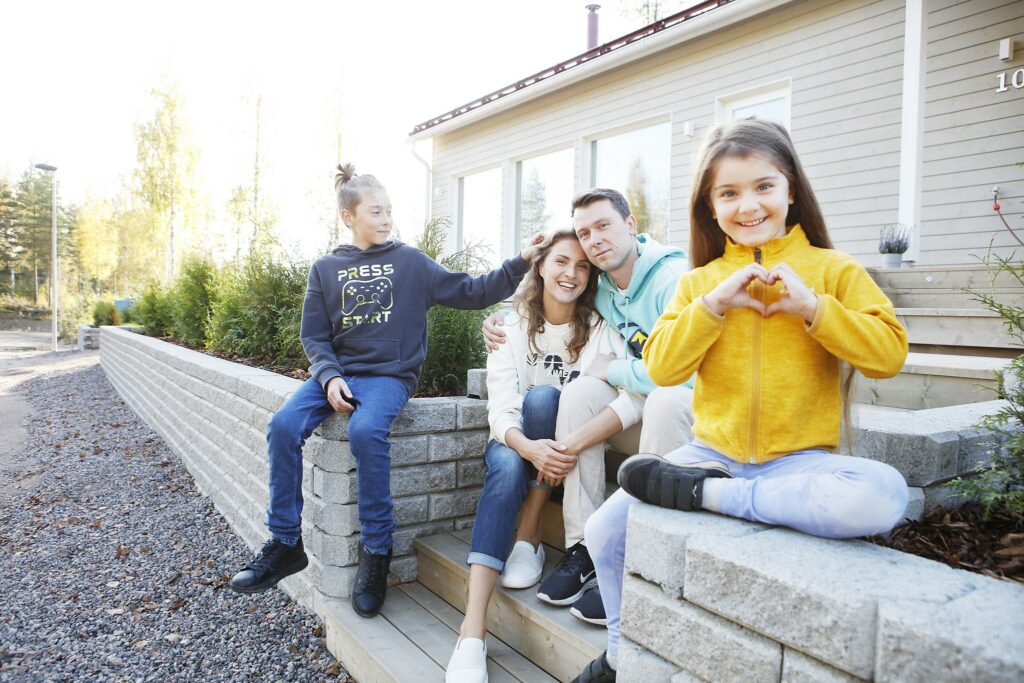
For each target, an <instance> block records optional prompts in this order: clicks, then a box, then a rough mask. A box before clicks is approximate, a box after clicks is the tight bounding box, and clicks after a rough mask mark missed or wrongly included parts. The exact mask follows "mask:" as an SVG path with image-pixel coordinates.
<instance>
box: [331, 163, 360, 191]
mask: <svg viewBox="0 0 1024 683" xmlns="http://www.w3.org/2000/svg"><path fill="white" fill-rule="evenodd" d="M355 177H356V167H355V164H338V172H337V173H335V174H334V191H335V192H337V191H338V190H340V189H341V186H342V185H344V184H345V183H347V182H348V181H350V180H352V179H353V178H355Z"/></svg>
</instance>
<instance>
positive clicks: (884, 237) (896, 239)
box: [878, 223, 910, 268]
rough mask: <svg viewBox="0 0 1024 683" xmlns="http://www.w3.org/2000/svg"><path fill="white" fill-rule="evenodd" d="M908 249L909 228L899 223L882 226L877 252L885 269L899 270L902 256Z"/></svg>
mask: <svg viewBox="0 0 1024 683" xmlns="http://www.w3.org/2000/svg"><path fill="white" fill-rule="evenodd" d="M909 248H910V228H909V227H907V226H904V225H901V224H899V223H893V224H890V225H883V226H882V233H881V236H880V237H879V240H878V252H879V253H880V254H882V258H883V259H884V261H883V265H884V266H885V267H886V268H899V267H900V266H901V265H902V264H903V254H904V253H905V252H906V251H907V249H909Z"/></svg>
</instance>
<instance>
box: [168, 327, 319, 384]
mask: <svg viewBox="0 0 1024 683" xmlns="http://www.w3.org/2000/svg"><path fill="white" fill-rule="evenodd" d="M154 339H159V340H160V341H165V342H169V343H171V344H176V345H177V346H184V347H185V348H186V349H192V350H193V351H198V352H199V353H205V354H206V355H207V356H214V357H215V358H221V359H223V360H229V361H231V362H232V363H239V364H241V365H247V366H249V367H250V368H259V369H260V370H267V371H269V372H276V373H277V374H279V375H285V376H286V377H294V378H295V379H301V380H307V379H309V365H308V364H307V363H305V361H303V362H301V363H287V362H285V363H282V362H281V361H279V360H277V359H275V358H274V357H273V356H255V357H254V356H240V355H238V354H237V353H228V352H227V351H213V350H212V349H207V348H203V347H202V346H193V345H192V344H189V343H188V342H186V341H184V340H182V339H178V338H176V337H154Z"/></svg>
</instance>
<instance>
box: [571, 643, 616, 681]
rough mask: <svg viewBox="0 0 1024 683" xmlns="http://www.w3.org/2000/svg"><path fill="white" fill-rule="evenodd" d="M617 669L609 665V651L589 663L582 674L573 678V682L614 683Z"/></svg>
mask: <svg viewBox="0 0 1024 683" xmlns="http://www.w3.org/2000/svg"><path fill="white" fill-rule="evenodd" d="M614 681H615V669H613V668H611V667H610V666H608V651H607V650H605V651H604V652H602V653H601V656H600V657H598V658H597V659H595V660H594V661H592V662H590V664H587V666H586V667H585V668H584V669H583V671H581V672H580V675H579V676H577V677H576V678H574V679H572V683H614Z"/></svg>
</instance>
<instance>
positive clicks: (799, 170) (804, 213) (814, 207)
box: [690, 118, 833, 268]
mask: <svg viewBox="0 0 1024 683" xmlns="http://www.w3.org/2000/svg"><path fill="white" fill-rule="evenodd" d="M750 156H757V157H761V158H762V159H764V160H765V161H767V162H768V163H770V164H772V165H773V166H775V167H776V168H777V169H779V170H780V171H781V172H782V174H783V175H784V176H786V180H787V181H788V182H789V191H790V192H792V193H793V203H792V204H791V205H790V207H789V213H788V214H787V215H786V226H787V227H789V226H791V225H796V224H797V223H799V224H800V225H801V226H802V227H803V229H804V234H805V235H807V240H808V241H809V242H810V243H811V244H812V245H814V246H816V247H822V248H825V249H832V248H833V247H832V240H830V239H829V237H828V230H827V228H826V227H825V218H824V216H822V213H821V207H820V206H818V200H817V198H815V196H814V190H812V189H811V183H810V181H809V180H808V179H807V174H806V173H804V168H803V166H801V165H800V159H799V158H797V156H796V148H795V147H794V146H793V140H792V139H791V138H790V137H789V133H787V132H786V129H785V128H784V127H782V126H781V125H779V124H778V123H775V122H774V121H765V120H763V119H755V118H749V119H740V120H739V121H734V122H732V123H727V124H724V125H721V126H717V127H715V128H713V129H712V130H711V132H710V133H709V134H708V138H707V141H706V142H705V144H704V148H703V150H702V152H701V156H700V161H699V163H698V164H697V172H696V173H695V174H694V182H693V189H692V190H691V192H690V267H691V268H700V267H701V266H705V265H707V264H709V263H711V262H712V261H714V260H715V259H716V258H718V257H719V256H721V255H722V254H724V253H725V239H726V237H725V233H724V232H722V229H721V227H719V225H718V221H716V220H715V216H714V211H713V210H712V208H711V183H713V182H714V181H715V172H716V171H717V170H718V164H719V162H720V161H721V160H722V159H724V158H726V157H732V158H739V159H745V158H747V157H750Z"/></svg>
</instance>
